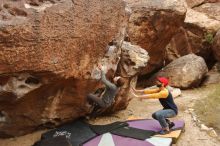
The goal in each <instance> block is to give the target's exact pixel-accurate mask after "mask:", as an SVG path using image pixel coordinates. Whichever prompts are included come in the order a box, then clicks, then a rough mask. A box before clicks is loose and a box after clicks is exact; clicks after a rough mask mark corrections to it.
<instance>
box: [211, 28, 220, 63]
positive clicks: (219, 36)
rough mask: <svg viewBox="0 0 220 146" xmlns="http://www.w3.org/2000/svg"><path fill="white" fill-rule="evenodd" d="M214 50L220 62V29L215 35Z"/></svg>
mask: <svg viewBox="0 0 220 146" xmlns="http://www.w3.org/2000/svg"><path fill="white" fill-rule="evenodd" d="M212 50H213V54H214V55H215V58H216V59H217V60H218V61H219V62H220V29H219V31H218V32H217V33H216V35H215V38H214V42H213V47H212Z"/></svg>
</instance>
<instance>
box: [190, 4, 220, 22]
mask: <svg viewBox="0 0 220 146" xmlns="http://www.w3.org/2000/svg"><path fill="white" fill-rule="evenodd" d="M194 10H196V11H198V12H201V13H204V14H206V15H207V16H209V17H210V18H212V19H215V20H218V21H220V1H219V2H218V3H206V4H203V5H201V6H199V7H195V8H194Z"/></svg>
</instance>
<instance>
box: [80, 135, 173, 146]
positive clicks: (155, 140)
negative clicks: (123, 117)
mask: <svg viewBox="0 0 220 146" xmlns="http://www.w3.org/2000/svg"><path fill="white" fill-rule="evenodd" d="M171 144H172V139H171V138H160V137H152V138H149V139H146V140H145V141H143V140H137V139H133V138H128V137H122V136H117V135H114V134H111V133H105V134H103V135H100V136H98V137H96V138H94V139H92V140H90V141H88V142H86V143H85V144H83V146H170V145H171Z"/></svg>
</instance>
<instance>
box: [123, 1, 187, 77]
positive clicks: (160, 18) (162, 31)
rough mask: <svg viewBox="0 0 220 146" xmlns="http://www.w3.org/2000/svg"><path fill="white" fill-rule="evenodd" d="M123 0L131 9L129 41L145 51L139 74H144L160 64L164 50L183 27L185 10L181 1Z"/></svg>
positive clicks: (159, 66)
mask: <svg viewBox="0 0 220 146" xmlns="http://www.w3.org/2000/svg"><path fill="white" fill-rule="evenodd" d="M126 1H128V4H129V5H130V6H131V9H132V14H131V17H130V20H129V26H128V36H129V37H130V41H131V42H132V43H134V44H137V45H139V46H141V47H142V48H144V49H146V50H147V51H148V53H149V56H150V61H149V63H148V66H147V68H145V69H144V70H143V71H142V74H147V73H150V72H152V71H154V70H156V69H158V68H161V66H162V65H163V62H164V58H165V47H166V45H167V44H168V43H169V42H170V39H171V38H172V37H173V35H174V34H175V33H176V32H177V31H178V29H179V27H180V26H181V25H182V24H183V21H184V18H185V13H186V8H185V6H184V2H183V1H182V0H147V1H146V0H138V1H135V0H133V1H132V0H126ZM173 20H175V21H173ZM158 54H160V55H158Z"/></svg>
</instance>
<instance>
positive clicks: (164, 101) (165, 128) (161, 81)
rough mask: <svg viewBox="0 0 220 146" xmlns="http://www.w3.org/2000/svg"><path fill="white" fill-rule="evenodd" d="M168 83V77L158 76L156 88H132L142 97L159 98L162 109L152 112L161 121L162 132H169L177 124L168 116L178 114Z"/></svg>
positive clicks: (133, 91)
mask: <svg viewBox="0 0 220 146" xmlns="http://www.w3.org/2000/svg"><path fill="white" fill-rule="evenodd" d="M167 85H168V79H167V78H165V77H158V78H157V82H156V86H157V87H156V88H152V89H143V90H136V89H134V88H132V92H131V93H132V94H133V95H134V96H135V97H137V98H140V99H141V100H142V99H159V101H160V103H161V105H162V106H163V109H162V110H159V111H157V112H155V113H153V114H152V117H153V118H154V119H156V120H158V121H159V123H160V125H161V127H162V130H161V131H160V132H159V133H160V134H167V133H169V132H170V129H171V128H172V127H173V126H175V124H174V123H173V122H170V121H169V120H168V119H167V118H172V117H175V116H176V115H177V114H178V108H177V106H176V104H175V103H174V100H173V97H172V94H171V93H170V92H169V90H168V89H167V88H166V87H167Z"/></svg>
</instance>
